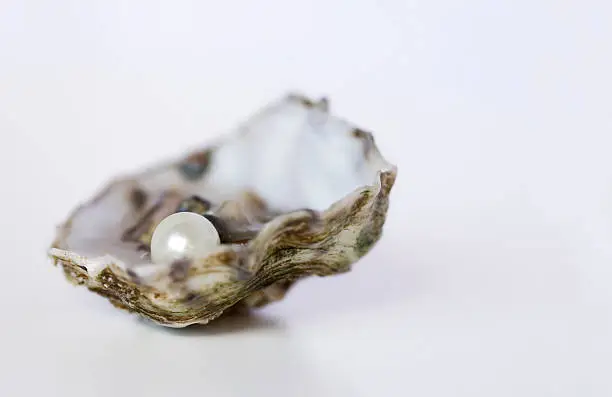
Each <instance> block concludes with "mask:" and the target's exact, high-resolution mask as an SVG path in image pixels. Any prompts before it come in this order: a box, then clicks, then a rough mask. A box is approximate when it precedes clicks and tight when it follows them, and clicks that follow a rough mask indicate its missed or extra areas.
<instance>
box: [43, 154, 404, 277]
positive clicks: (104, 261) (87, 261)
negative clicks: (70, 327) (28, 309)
mask: <svg viewBox="0 0 612 397" xmlns="http://www.w3.org/2000/svg"><path fill="white" fill-rule="evenodd" d="M396 177H397V166H396V165H394V164H391V163H388V162H387V163H386V164H385V167H384V168H381V169H380V170H379V171H378V172H377V174H376V179H375V181H373V183H372V184H371V185H364V186H361V187H359V188H357V189H355V191H354V192H351V193H349V194H347V195H346V196H344V197H342V198H340V199H339V200H337V201H336V202H334V203H332V205H331V206H330V207H329V208H328V210H329V209H331V208H332V207H334V206H336V205H339V204H341V203H342V201H343V200H345V199H346V198H347V197H349V196H351V195H353V194H355V192H358V191H361V190H363V189H365V188H367V187H372V188H375V189H376V191H380V190H381V189H387V194H388V193H389V192H390V190H391V188H392V187H393V185H394V183H395V179H396ZM385 178H386V179H388V180H389V181H388V182H386V183H385V182H383V180H384V179H385ZM104 190H105V189H104ZM102 194H103V193H101V194H100V195H102ZM97 197H98V196H96V197H95V198H94V199H93V200H92V201H95V200H96V199H97ZM78 210H79V209H77V210H76V211H75V212H78ZM299 211H300V210H296V211H292V212H288V213H285V214H281V215H279V216H277V217H275V218H274V219H272V220H271V221H270V222H268V223H267V224H265V225H264V227H263V228H262V229H261V230H260V231H258V233H257V234H256V235H255V236H254V238H253V239H254V240H256V239H259V240H261V239H265V238H266V236H267V235H269V234H271V231H273V230H275V228H277V227H278V225H280V224H282V223H283V222H284V221H286V220H287V219H289V218H290V217H291V214H292V213H296V212H299ZM302 211H308V212H311V213H312V214H314V217H320V215H321V213H322V212H323V211H316V210H312V209H309V208H305V209H303V210H302ZM74 215H75V214H74V213H73V214H71V216H70V217H69V218H68V220H67V221H66V223H65V224H64V225H63V226H60V229H61V228H63V227H65V226H66V225H69V224H70V221H71V219H72V217H73V216H74ZM61 245H62V241H61V237H60V238H58V239H57V240H56V241H55V242H54V243H53V244H52V246H51V247H50V248H49V249H48V255H49V257H50V258H52V259H54V260H55V261H62V262H70V263H73V264H74V265H76V266H79V267H81V268H82V269H83V270H85V271H86V272H87V273H88V275H89V276H90V277H96V276H97V275H98V274H99V273H100V272H101V271H102V270H104V269H106V268H107V267H110V266H116V267H118V268H120V269H122V270H127V269H128V268H129V266H126V265H125V264H124V263H123V261H122V260H120V259H119V258H116V257H115V256H113V255H112V254H106V255H102V256H96V257H89V256H84V255H80V254H78V253H76V252H74V251H71V250H70V249H68V248H60V247H61ZM234 245H235V244H220V245H219V248H218V249H216V250H215V251H213V252H211V253H210V254H209V257H210V256H214V255H216V254H218V253H219V252H223V251H225V250H227V249H231V248H232V247H233V246H234ZM199 259H205V258H199ZM136 266H138V267H139V269H141V270H142V272H143V273H145V274H147V273H148V274H153V273H154V272H155V271H156V270H158V269H162V268H165V267H167V266H166V265H159V264H154V263H152V262H150V261H143V262H142V263H141V264H139V265H136Z"/></svg>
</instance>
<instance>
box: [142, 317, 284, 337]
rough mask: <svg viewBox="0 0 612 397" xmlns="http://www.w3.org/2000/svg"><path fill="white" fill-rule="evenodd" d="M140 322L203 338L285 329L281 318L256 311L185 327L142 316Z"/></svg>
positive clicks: (162, 329) (158, 329) (177, 333)
mask: <svg viewBox="0 0 612 397" xmlns="http://www.w3.org/2000/svg"><path fill="white" fill-rule="evenodd" d="M138 322H139V323H141V324H142V325H144V326H146V327H148V328H151V329H152V330H153V331H159V332H165V333H168V334H170V335H172V336H181V337H183V336H186V337H201V338H205V337H210V336H223V335H230V334H239V333H243V332H254V331H264V332H280V331H282V330H284V329H285V325H284V324H283V322H282V321H281V320H280V319H279V318H276V317H272V316H266V315H264V314H261V313H260V312H255V311H251V312H236V313H230V314H225V315H222V316H221V317H219V318H217V319H216V320H214V321H211V322H210V323H208V324H194V325H190V326H188V327H185V328H168V327H162V326H159V325H157V324H155V323H153V322H152V321H149V320H146V319H142V318H139V319H138Z"/></svg>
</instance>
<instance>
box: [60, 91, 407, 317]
mask: <svg viewBox="0 0 612 397" xmlns="http://www.w3.org/2000/svg"><path fill="white" fill-rule="evenodd" d="M328 106H329V105H328V102H327V100H325V99H322V100H320V101H316V102H315V101H312V100H310V99H307V98H305V97H303V96H299V95H288V96H286V97H283V98H281V99H280V100H279V101H277V102H275V103H273V104H271V105H269V106H267V107H266V108H264V109H263V110H262V111H260V112H259V113H257V114H255V115H254V116H252V117H251V118H250V119H249V120H247V122H246V123H244V124H243V125H242V126H240V127H239V128H238V129H237V130H236V131H234V132H233V133H231V134H229V135H227V136H226V137H224V138H223V139H221V140H219V141H218V142H216V143H214V144H213V145H211V146H209V147H207V148H204V149H202V150H199V151H194V152H191V153H188V154H187V155H186V156H184V157H183V158H179V159H176V160H175V161H170V162H168V163H166V164H162V165H158V166H156V167H153V168H151V169H147V170H144V171H143V172H140V173H134V174H131V175H126V176H124V177H122V178H119V179H117V180H115V181H112V182H111V183H110V184H109V185H108V186H107V187H106V188H105V189H103V190H102V191H101V192H100V193H99V194H97V195H96V196H95V197H94V198H93V199H91V200H90V201H88V202H87V203H85V204H83V205H82V206H80V207H78V208H77V209H76V210H75V211H74V212H73V213H72V214H71V215H70V216H69V218H68V219H67V220H66V222H65V223H64V224H63V225H61V226H60V227H59V229H58V233H57V236H56V239H55V241H54V242H53V244H52V247H51V249H50V251H49V255H50V256H51V257H52V258H53V259H54V261H55V263H56V264H59V265H60V266H61V267H62V268H63V270H64V274H65V276H66V278H67V279H68V280H69V281H70V282H72V283H74V284H78V285H84V286H86V287H87V288H88V289H89V290H91V291H93V292H95V293H97V294H99V295H102V296H104V297H106V298H107V299H108V300H109V301H110V302H111V303H112V304H113V305H115V306H116V307H118V308H121V309H125V310H128V311H130V312H135V313H138V314H140V315H142V316H144V317H146V318H148V319H150V320H152V321H154V322H156V323H158V324H161V325H164V326H169V327H184V326H188V325H190V324H195V323H207V322H209V321H210V320H213V319H215V318H217V317H218V316H220V315H221V314H222V313H224V312H226V311H228V310H229V309H234V308H244V307H246V308H250V307H260V306H263V305H266V304H268V303H270V302H273V301H277V300H279V299H281V298H283V296H284V295H285V293H286V292H287V290H288V289H289V288H290V287H291V286H292V285H293V283H295V282H296V281H297V280H299V279H301V278H303V277H306V276H310V275H317V276H326V275H331V274H335V273H342V272H346V271H348V270H350V268H351V264H352V263H354V262H355V261H357V260H358V259H359V258H360V257H362V256H363V255H365V254H366V253H367V252H368V251H369V250H370V249H371V248H372V246H373V245H374V244H375V243H376V241H377V240H378V239H379V238H380V236H381V232H382V227H383V223H384V220H385V216H386V212H387V208H388V197H389V193H390V191H391V188H392V186H393V184H394V181H395V176H396V168H395V166H393V165H392V164H390V163H388V162H387V161H386V160H385V159H384V158H383V157H382V156H381V154H380V153H379V151H378V149H377V147H376V145H375V144H374V140H373V137H372V135H371V134H370V133H368V132H366V131H363V130H361V129H359V128H357V127H355V126H353V125H351V124H350V123H347V122H346V121H344V120H342V119H340V118H338V117H335V116H333V115H331V114H330V112H329V109H328ZM177 211H192V212H197V213H200V214H202V215H203V216H206V217H207V218H208V219H209V220H211V222H212V223H213V224H214V225H215V227H216V229H217V230H218V231H219V235H220V238H221V243H222V244H221V245H220V246H219V247H218V249H217V250H216V251H214V252H212V253H211V254H210V255H208V256H207V257H204V258H196V259H193V260H189V261H185V260H182V261H176V262H174V263H172V264H170V265H160V264H155V263H152V262H151V260H150V255H149V244H150V240H151V234H152V231H153V230H154V228H155V226H156V225H157V224H158V223H159V222H160V221H161V220H162V219H163V218H165V217H166V216H168V215H170V214H172V213H175V212H177Z"/></svg>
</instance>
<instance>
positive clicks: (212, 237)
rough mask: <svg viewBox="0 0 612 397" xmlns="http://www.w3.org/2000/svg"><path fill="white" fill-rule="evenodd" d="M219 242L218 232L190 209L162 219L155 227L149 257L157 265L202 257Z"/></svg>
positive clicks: (207, 221)
mask: <svg viewBox="0 0 612 397" xmlns="http://www.w3.org/2000/svg"><path fill="white" fill-rule="evenodd" d="M219 244H220V240H219V233H217V230H216V229H215V227H214V226H213V224H212V223H211V222H210V221H209V220H208V219H206V218H204V217H203V216H202V215H198V214H195V213H193V212H178V213H175V214H172V215H170V216H168V217H166V218H164V219H163V220H162V221H161V222H160V223H159V225H157V227H156V228H155V231H154V232H153V236H152V237H151V259H152V260H153V262H154V263H157V264H170V263H172V262H174V261H177V260H181V259H195V258H203V257H205V256H207V255H208V254H210V253H211V252H212V251H213V250H214V249H215V248H216V247H217V246H218V245H219Z"/></svg>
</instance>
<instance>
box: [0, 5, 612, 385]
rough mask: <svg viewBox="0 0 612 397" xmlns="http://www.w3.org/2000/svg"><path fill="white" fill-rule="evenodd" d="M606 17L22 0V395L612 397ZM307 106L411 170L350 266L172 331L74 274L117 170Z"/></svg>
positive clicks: (14, 305) (15, 240) (2, 329)
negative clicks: (68, 246) (320, 108)
mask: <svg viewBox="0 0 612 397" xmlns="http://www.w3.org/2000/svg"><path fill="white" fill-rule="evenodd" d="M611 18H612V6H611V5H610V2H609V1H605V0H601V1H577V0H576V1H569V0H567V1H564V0H556V1H553V0H539V1H538V0H535V1H528V0H495V1H493V0H466V1H464V2H460V1H455V0H428V1H420V0H418V1H417V0H406V1H391V0H387V1H382V0H379V1H366V0H359V1H358V0H351V1H324V0H317V1H314V0H309V1H300V2H296V1H287V0H277V1H246V0H245V1H206V2H202V1H193V2H184V1H167V2H162V3H159V2H154V1H125V0H120V1H110V0H103V1H93V0H89V1H68V0H61V1H60V0H55V1H34V0H29V1H24V0H15V1H10V0H8V1H7V0H2V1H0V134H1V137H2V138H1V145H0V151H1V158H0V162H1V164H0V165H1V167H0V168H1V170H0V173H1V178H2V179H1V180H2V186H3V192H4V193H3V195H2V208H3V216H2V219H3V221H2V239H1V243H0V248H1V250H2V266H3V272H2V277H1V285H0V298H1V302H2V303H1V304H0V309H1V320H0V321H1V325H0V395H1V396H3V397H4V396H28V395H32V396H36V395H39V396H122V395H131V396H135V395H142V396H158V395H159V396H187V395H201V396H215V397H224V396H268V397H272V396H334V397H336V396H338V397H340V396H351V397H353V396H359V397H360V396H374V397H377V396H419V397H420V396H445V397H446V396H470V397H472V396H487V397H490V396H496V397H497V396H538V397H542V396H580V397H583V396H602V397H604V396H610V395H612V378H611V374H612V158H611V156H610V151H611V148H612V106H611V105H612V98H611V95H612V94H611V93H612V78H611V70H612V44H611V42H612V28H611ZM288 90H301V91H304V92H305V93H307V94H309V95H312V96H319V95H329V96H330V98H331V104H332V110H333V111H334V112H335V113H336V114H338V115H340V116H342V117H345V118H347V119H349V120H350V121H352V122H355V123H357V124H358V125H360V126H362V127H364V128H367V129H370V130H372V131H374V132H375V136H376V139H377V143H378V145H379V147H380V149H381V151H382V152H383V153H384V154H385V155H386V156H387V158H388V159H389V160H390V161H392V162H394V163H396V164H397V165H398V167H399V177H398V181H397V184H396V186H395V188H394V190H393V193H392V205H391V209H390V212H389V217H388V223H387V225H386V228H385V235H384V238H383V239H382V241H381V242H380V243H379V244H378V245H377V246H376V248H375V249H374V250H373V251H372V252H371V254H369V255H368V256H367V257H366V258H364V259H363V260H362V261H360V262H359V263H358V264H356V266H355V267H354V271H353V272H352V273H349V274H347V275H343V276H341V277H335V278H326V279H311V280H307V281H305V282H303V283H302V284H300V285H298V286H297V287H296V288H295V290H293V291H291V293H290V294H289V295H288V296H287V299H286V300H284V301H283V302H281V303H278V304H276V305H274V306H271V307H269V308H266V309H265V310H262V311H260V312H259V313H258V314H257V315H256V316H254V317H253V318H251V319H238V320H232V321H231V322H224V323H223V324H221V323H219V324H212V325H211V326H210V327H203V328H190V329H186V330H182V331H181V330H168V329H162V328H160V327H156V326H152V325H149V324H147V323H146V322H143V321H139V320H137V319H136V318H135V317H134V316H131V315H129V314H124V313H123V312H120V311H118V310H116V309H114V308H112V306H111V305H110V304H109V303H107V302H106V301H105V300H103V299H102V298H99V297H97V296H95V295H93V294H90V293H89V292H87V291H86V290H84V289H82V288H75V287H72V286H70V285H69V284H67V283H66V282H65V281H64V280H63V275H62V274H61V271H60V269H58V268H54V267H53V266H51V264H50V261H49V260H47V258H46V249H47V247H48V245H49V244H50V243H51V240H52V239H53V235H54V228H55V226H56V225H57V224H59V223H60V222H61V221H62V220H63V219H64V218H65V217H66V215H67V214H68V212H69V211H70V210H71V209H72V208H73V207H74V206H76V205H77V204H78V203H79V202H80V201H82V200H84V199H87V198H88V197H90V195H91V194H93V193H94V192H95V191H96V190H97V189H98V188H99V187H100V186H101V185H102V184H104V183H105V182H106V181H107V180H108V179H109V178H111V177H112V176H114V175H116V174H117V173H121V172H123V171H126V170H133V169H135V168H137V167H141V166H145V165H149V164H151V163H153V162H155V161H158V160H160V159H165V158H166V157H168V156H174V155H176V154H179V153H182V152H183V151H184V150H186V149H188V148H190V147H193V146H197V145H201V144H204V143H206V142H207V141H209V140H210V139H212V138H213V137H216V136H218V135H219V134H220V133H222V132H224V131H226V130H228V129H230V128H232V127H233V126H235V125H236V124H237V123H239V122H240V121H242V120H243V119H244V118H245V117H246V116H248V115H249V114H251V113H252V112H253V111H255V110H257V109H258V108H259V107H261V106H263V105H265V104H266V103H267V102H268V101H271V100H275V99H277V98H278V97H279V96H280V95H283V94H284V93H285V92H286V91H288Z"/></svg>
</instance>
